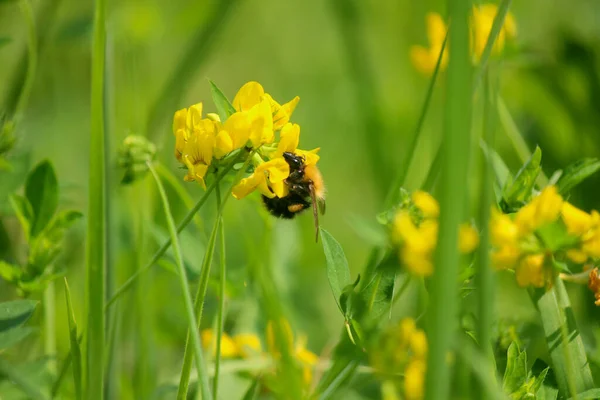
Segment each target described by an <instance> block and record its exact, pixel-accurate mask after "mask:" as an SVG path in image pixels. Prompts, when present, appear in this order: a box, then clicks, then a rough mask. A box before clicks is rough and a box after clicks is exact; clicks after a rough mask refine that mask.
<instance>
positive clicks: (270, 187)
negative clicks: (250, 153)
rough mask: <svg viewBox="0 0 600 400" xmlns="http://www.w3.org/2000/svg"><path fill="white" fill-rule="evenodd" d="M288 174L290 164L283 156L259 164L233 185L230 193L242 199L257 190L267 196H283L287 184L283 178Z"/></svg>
mask: <svg viewBox="0 0 600 400" xmlns="http://www.w3.org/2000/svg"><path fill="white" fill-rule="evenodd" d="M289 175H290V166H289V165H288V163H287V162H286V161H285V159H283V157H280V158H275V159H273V160H271V161H267V162H264V163H262V164H259V165H258V166H257V167H256V168H255V170H254V173H253V174H252V175H250V176H249V177H247V178H244V179H242V180H241V181H240V182H239V183H238V184H237V185H235V186H234V188H233V190H232V193H233V197H235V198H236V199H238V200H239V199H242V198H244V197H246V196H247V195H249V194H250V193H252V192H253V191H254V190H257V189H258V191H259V192H260V193H261V194H263V195H265V196H267V197H269V198H273V197H275V196H277V197H284V196H285V195H286V190H287V186H286V185H285V184H284V182H283V181H284V180H285V179H286V178H287V177H288V176H289Z"/></svg>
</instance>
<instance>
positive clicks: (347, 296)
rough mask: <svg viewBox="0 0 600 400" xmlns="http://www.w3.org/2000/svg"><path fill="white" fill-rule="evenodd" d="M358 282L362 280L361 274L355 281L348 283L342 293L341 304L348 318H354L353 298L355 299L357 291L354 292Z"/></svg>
mask: <svg viewBox="0 0 600 400" xmlns="http://www.w3.org/2000/svg"><path fill="white" fill-rule="evenodd" d="M358 282H360V274H359V275H358V277H357V278H356V281H354V283H351V284H349V285H346V286H345V287H344V289H342V294H341V295H340V302H339V304H340V308H341V309H342V313H343V314H344V315H345V317H346V319H351V318H352V314H353V308H352V300H353V296H355V295H356V293H355V292H354V288H356V286H357V285H358Z"/></svg>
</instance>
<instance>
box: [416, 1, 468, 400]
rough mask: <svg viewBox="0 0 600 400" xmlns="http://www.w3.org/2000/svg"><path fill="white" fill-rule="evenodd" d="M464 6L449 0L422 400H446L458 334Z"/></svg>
mask: <svg viewBox="0 0 600 400" xmlns="http://www.w3.org/2000/svg"><path fill="white" fill-rule="evenodd" d="M470 3H471V2H470V1H469V0H449V1H448V9H449V12H450V18H451V20H452V29H451V30H450V39H449V40H450V42H449V46H450V48H451V49H452V56H451V57H450V62H449V65H448V76H447V77H448V80H447V102H446V114H445V130H444V134H445V138H446V140H444V141H443V143H442V179H441V181H440V198H441V202H440V206H441V207H440V225H439V234H438V245H437V249H436V254H435V264H434V265H435V266H436V267H435V272H434V274H433V278H432V285H431V293H432V295H431V302H430V306H429V309H428V316H429V324H428V330H427V333H428V335H427V337H428V340H429V343H430V346H431V347H430V351H429V353H428V358H427V366H428V368H427V374H426V390H425V399H426V400H444V399H446V398H448V394H449V387H450V366H449V365H448V363H447V362H446V356H447V353H448V351H449V350H450V348H451V345H452V344H453V342H454V337H455V333H456V332H455V331H456V329H457V328H458V323H457V322H458V321H457V311H458V296H457V287H456V276H457V274H458V266H459V261H460V259H459V253H458V226H459V224H460V223H461V221H462V220H463V214H464V204H465V201H466V200H467V194H468V193H467V190H468V186H467V185H465V182H467V181H468V179H467V178H468V177H467V168H468V163H469V149H470V145H471V140H470V132H471V93H472V91H471V90H472V89H471V83H472V81H471V75H472V74H471V61H470V56H469V14H470V12H471V5H470Z"/></svg>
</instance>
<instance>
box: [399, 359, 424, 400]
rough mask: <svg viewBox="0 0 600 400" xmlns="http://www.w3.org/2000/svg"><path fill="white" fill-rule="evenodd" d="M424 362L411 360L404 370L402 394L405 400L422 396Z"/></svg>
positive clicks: (418, 399)
mask: <svg viewBox="0 0 600 400" xmlns="http://www.w3.org/2000/svg"><path fill="white" fill-rule="evenodd" d="M426 369H427V368H426V364H425V362H424V361H422V360H412V361H411V362H409V363H408V365H407V366H406V369H405V370H404V396H405V398H406V400H421V399H422V398H423V396H424V385H425V371H426Z"/></svg>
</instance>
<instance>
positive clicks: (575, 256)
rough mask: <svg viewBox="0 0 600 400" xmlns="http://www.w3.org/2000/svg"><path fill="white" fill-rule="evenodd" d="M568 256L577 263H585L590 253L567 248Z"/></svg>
mask: <svg viewBox="0 0 600 400" xmlns="http://www.w3.org/2000/svg"><path fill="white" fill-rule="evenodd" d="M566 254H567V257H568V258H569V260H571V261H573V262H574V263H576V264H583V263H585V262H586V261H587V259H588V255H587V254H586V253H585V252H583V251H581V250H579V249H570V250H567V253H566Z"/></svg>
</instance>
